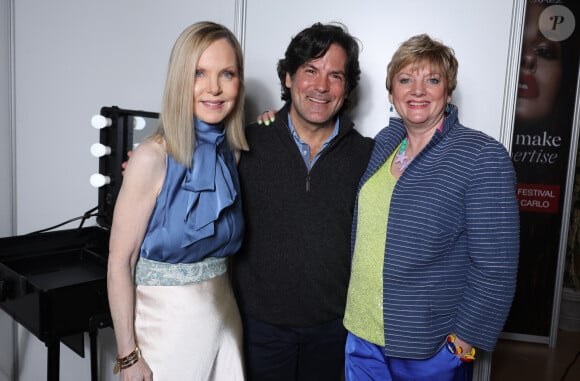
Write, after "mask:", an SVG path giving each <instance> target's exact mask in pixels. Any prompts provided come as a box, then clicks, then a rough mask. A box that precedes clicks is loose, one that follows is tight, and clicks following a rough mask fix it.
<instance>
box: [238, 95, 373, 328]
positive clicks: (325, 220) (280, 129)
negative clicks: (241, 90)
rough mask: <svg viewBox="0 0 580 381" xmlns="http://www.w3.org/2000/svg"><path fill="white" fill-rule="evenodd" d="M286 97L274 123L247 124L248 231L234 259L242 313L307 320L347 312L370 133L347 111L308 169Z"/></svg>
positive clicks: (284, 321)
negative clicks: (359, 194) (356, 127)
mask: <svg viewBox="0 0 580 381" xmlns="http://www.w3.org/2000/svg"><path fill="white" fill-rule="evenodd" d="M287 121H288V105H286V106H285V107H284V108H283V109H282V110H280V112H279V113H278V114H277V115H276V121H275V122H274V123H273V124H272V125H270V126H269V127H265V126H259V125H257V124H251V125H249V126H247V127H246V136H247V138H248V143H249V145H250V151H249V152H244V153H242V157H241V160H240V164H239V168H238V170H239V173H240V180H241V186H242V197H243V206H244V215H245V218H246V235H245V239H244V244H243V247H242V249H241V251H240V253H238V254H237V255H236V256H235V259H234V268H233V270H234V283H235V288H236V292H237V296H238V302H239V304H240V309H241V310H242V313H244V314H247V315H248V316H250V317H252V318H254V319H257V320H261V321H264V322H267V323H270V324H275V325H283V326H292V327H308V326H314V325H317V324H320V323H324V322H328V321H331V320H334V319H337V318H340V317H342V316H343V314H344V308H345V303H346V293H347V287H348V279H349V275H350V235H351V224H352V216H353V207H354V200H355V195H356V187H357V185H358V181H359V179H360V177H361V175H362V173H363V171H364V170H365V168H366V165H367V162H368V159H369V156H370V153H371V149H372V146H373V141H372V139H369V138H364V137H362V136H361V135H360V134H359V133H358V132H357V131H356V130H354V128H353V123H352V122H351V121H350V120H348V119H347V118H346V117H345V116H341V118H340V126H339V134H338V136H337V137H336V138H335V139H334V140H333V141H332V142H331V143H330V144H329V145H328V146H327V147H326V148H325V150H324V151H323V152H322V154H321V156H320V157H319V158H318V160H317V161H316V163H315V164H314V166H313V167H312V169H311V171H310V173H308V171H307V168H306V165H305V164H304V161H303V159H302V157H301V156H300V153H299V151H298V148H297V147H296V144H295V142H294V140H293V137H292V135H291V133H290V130H289V128H288V124H287Z"/></svg>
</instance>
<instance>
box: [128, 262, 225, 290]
mask: <svg viewBox="0 0 580 381" xmlns="http://www.w3.org/2000/svg"><path fill="white" fill-rule="evenodd" d="M227 270H228V264H227V258H214V257H209V258H205V259H204V260H202V261H201V262H195V263H165V262H157V261H152V260H150V259H146V258H139V259H138V260H137V265H136V268H135V284H138V285H143V286H182V285H185V284H191V283H197V282H202V281H204V280H207V279H211V278H215V277H217V276H220V275H222V274H224V273H225V272H226V271H227Z"/></svg>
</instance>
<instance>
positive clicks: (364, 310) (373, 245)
mask: <svg viewBox="0 0 580 381" xmlns="http://www.w3.org/2000/svg"><path fill="white" fill-rule="evenodd" d="M395 152H397V150H395ZM393 158H394V155H391V156H390V157H389V159H388V160H387V161H386V162H385V163H384V164H383V165H382V166H381V167H380V168H379V170H378V171H377V172H376V173H375V174H374V175H373V176H372V177H371V178H370V179H369V180H368V181H367V182H366V183H365V184H364V185H363V187H362V188H361V190H360V192H359V195H358V221H357V231H356V237H355V244H354V253H353V260H352V270H351V277H350V283H349V287H348V296H347V302H346V311H345V315H344V326H345V327H346V329H348V330H349V331H350V332H351V333H353V334H354V335H356V336H358V337H360V338H362V339H364V340H366V341H369V342H371V343H374V344H377V345H380V346H384V345H385V338H384V333H383V263H384V255H385V240H386V236H387V220H388V215H389V206H390V204H391V196H392V194H393V189H394V187H395V184H396V182H397V179H396V178H395V177H394V176H393V175H392V174H391V170H390V168H391V163H392V162H393Z"/></svg>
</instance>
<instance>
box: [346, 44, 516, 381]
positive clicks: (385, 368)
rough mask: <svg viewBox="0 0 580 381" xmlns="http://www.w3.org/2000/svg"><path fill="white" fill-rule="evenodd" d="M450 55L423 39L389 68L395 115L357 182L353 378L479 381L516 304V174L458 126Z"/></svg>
mask: <svg viewBox="0 0 580 381" xmlns="http://www.w3.org/2000/svg"><path fill="white" fill-rule="evenodd" d="M457 68H458V64H457V60H456V58H455V55H454V52H453V50H452V49H451V48H449V47H447V46H445V45H444V44H442V43H440V42H438V41H435V40H433V39H431V38H430V37H429V36H427V35H419V36H414V37H412V38H410V39H409V40H407V41H405V42H404V43H403V44H402V45H401V46H400V47H399V49H398V50H397V51H396V52H395V54H394V55H393V58H392V60H391V62H390V64H389V65H388V73H387V81H386V86H387V90H388V92H389V100H390V102H391V104H392V105H393V106H394V107H395V109H396V111H397V114H398V115H397V117H393V118H391V120H390V122H389V126H388V127H386V128H384V129H383V130H382V131H381V132H379V134H378V135H377V136H376V138H375V140H376V143H375V147H374V151H373V153H372V156H371V159H370V162H369V164H368V167H367V170H366V172H365V174H364V175H363V177H362V179H361V181H360V184H359V193H358V197H357V204H356V209H355V216H354V221H353V236H352V237H353V244H352V249H353V260H352V274H351V280H350V285H349V291H348V301H347V307H346V313H345V319H344V324H345V326H346V328H347V329H348V331H349V336H348V339H347V345H346V377H347V380H357V381H361V380H411V379H412V380H469V379H471V374H472V361H473V360H474V358H475V348H476V347H477V348H481V349H483V350H487V351H491V350H492V349H493V347H494V345H495V343H496V341H497V338H498V336H499V334H500V332H501V330H502V327H503V324H504V322H505V319H506V318H507V315H508V312H509V308H510V305H511V302H512V299H513V295H514V290H515V283H516V272H517V262H518V249H519V217H518V208H517V201H516V195H515V173H514V169H513V165H512V162H511V159H510V157H509V155H508V153H507V151H506V150H505V148H504V147H503V146H502V145H501V144H500V143H499V142H497V141H496V140H494V139H493V138H491V137H489V136H487V135H485V134H484V133H482V132H479V131H476V130H472V129H469V128H467V127H465V126H463V125H461V124H460V123H459V120H458V111H457V108H456V107H455V106H454V105H452V104H451V103H450V101H451V95H452V93H453V90H454V89H455V87H456V83H457Z"/></svg>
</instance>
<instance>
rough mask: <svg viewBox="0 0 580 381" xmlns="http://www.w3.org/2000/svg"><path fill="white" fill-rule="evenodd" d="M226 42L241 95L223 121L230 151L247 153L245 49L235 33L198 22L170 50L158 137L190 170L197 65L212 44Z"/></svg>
mask: <svg viewBox="0 0 580 381" xmlns="http://www.w3.org/2000/svg"><path fill="white" fill-rule="evenodd" d="M221 39H224V40H226V41H227V42H229V43H230V45H231V46H232V48H233V49H234V52H235V55H236V61H237V66H238V75H239V92H238V97H237V100H236V104H235V106H234V109H233V110H232V112H231V113H230V114H229V115H228V116H227V117H226V119H225V120H224V124H225V130H226V139H227V142H228V144H229V146H230V148H231V149H234V150H248V143H247V141H246V136H245V134H244V61H243V53H242V48H241V47H240V44H239V42H238V40H237V39H236V37H235V36H234V35H233V33H232V32H231V31H230V30H229V29H228V28H226V27H225V26H223V25H220V24H216V23H213V22H209V21H202V22H198V23H195V24H193V25H191V26H189V27H188V28H186V29H185V30H184V31H183V32H182V33H181V34H180V36H179V37H178V38H177V41H176V42H175V45H174V46H173V49H172V51H171V56H170V59H169V65H168V70H167V80H166V82H165V90H164V93H163V102H162V106H161V116H160V119H161V123H160V126H159V129H158V132H157V134H158V135H160V136H162V137H164V138H165V144H166V148H167V153H168V154H169V155H171V156H172V157H173V158H174V159H175V160H176V161H177V162H179V163H181V164H183V165H185V166H186V167H188V168H189V167H191V164H192V163H191V158H192V155H193V151H194V149H195V134H194V133H193V128H192V123H193V117H194V114H193V101H194V99H193V87H194V83H195V71H196V67H197V63H198V61H199V59H200V57H201V55H202V54H203V52H204V51H205V50H206V49H207V47H208V46H209V45H211V44H212V43H213V42H215V41H217V40H221Z"/></svg>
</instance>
